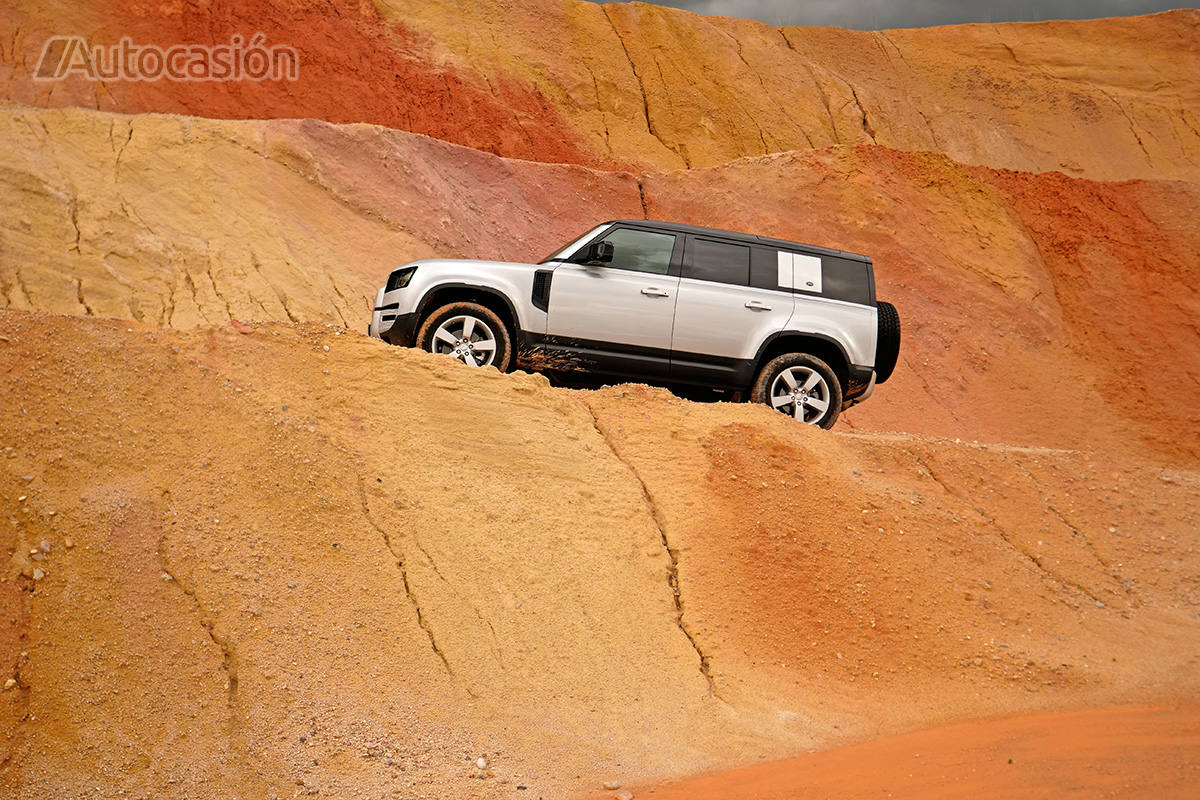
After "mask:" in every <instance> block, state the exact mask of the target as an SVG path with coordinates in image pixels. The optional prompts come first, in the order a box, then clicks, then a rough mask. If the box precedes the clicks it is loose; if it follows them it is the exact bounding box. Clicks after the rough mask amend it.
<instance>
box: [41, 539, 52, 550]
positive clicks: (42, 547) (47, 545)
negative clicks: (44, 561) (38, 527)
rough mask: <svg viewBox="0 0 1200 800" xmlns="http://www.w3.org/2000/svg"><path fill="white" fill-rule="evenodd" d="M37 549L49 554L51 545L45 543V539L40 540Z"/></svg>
mask: <svg viewBox="0 0 1200 800" xmlns="http://www.w3.org/2000/svg"><path fill="white" fill-rule="evenodd" d="M38 547H40V548H41V549H42V552H43V553H49V552H50V550H51V549H52V547H53V545H51V544H50V542H48V541H46V540H45V539H42V541H41V542H40V543H38Z"/></svg>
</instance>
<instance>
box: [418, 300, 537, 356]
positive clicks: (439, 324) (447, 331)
mask: <svg viewBox="0 0 1200 800" xmlns="http://www.w3.org/2000/svg"><path fill="white" fill-rule="evenodd" d="M464 333H465V334H466V336H464V335H463V334H464ZM417 347H420V348H421V349H422V350H427V351H429V352H430V353H442V354H445V355H450V356H453V357H455V358H457V359H458V360H459V361H461V362H463V363H464V364H469V365H470V366H472V367H484V366H490V367H495V368H496V369H498V370H500V371H501V372H507V371H508V368H509V366H510V365H511V363H512V352H513V348H512V334H510V333H509V330H508V326H506V325H505V324H504V322H503V321H502V320H501V319H500V317H498V316H496V312H494V311H492V310H491V309H490V308H487V307H486V306H481V305H479V304H478V303H468V302H460V303H450V304H448V305H444V306H441V307H440V308H436V309H434V310H433V311H432V312H431V313H430V314H429V315H428V316H427V317H425V319H424V320H423V321H422V322H421V327H420V328H419V329H418V330H417Z"/></svg>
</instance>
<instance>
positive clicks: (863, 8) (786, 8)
mask: <svg viewBox="0 0 1200 800" xmlns="http://www.w3.org/2000/svg"><path fill="white" fill-rule="evenodd" d="M658 5H664V6H673V7H674V8H684V9H687V10H688V11H695V12H696V13H698V14H722V15H724V16H728V17H749V18H751V19H757V20H761V21H763V22H766V23H767V24H769V25H776V26H779V25H827V26H837V27H842V28H859V29H862V30H877V29H880V28H924V27H928V26H930V25H956V24H959V23H964V22H1030V21H1036V20H1045V19H1095V18H1097V17H1128V16H1133V15H1136V14H1152V13H1154V12H1156V11H1166V10H1168V9H1171V8H1180V7H1181V6H1180V4H1179V3H1178V2H1175V3H1172V2H1163V1H1162V0H1010V1H1009V2H995V0H660V1H659V2H658Z"/></svg>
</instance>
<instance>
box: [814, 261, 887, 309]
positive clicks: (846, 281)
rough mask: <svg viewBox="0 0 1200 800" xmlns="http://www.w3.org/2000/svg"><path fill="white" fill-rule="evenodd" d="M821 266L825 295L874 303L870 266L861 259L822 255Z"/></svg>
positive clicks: (852, 301)
mask: <svg viewBox="0 0 1200 800" xmlns="http://www.w3.org/2000/svg"><path fill="white" fill-rule="evenodd" d="M821 266H822V267H823V268H824V269H823V270H822V272H823V278H824V283H825V286H824V291H823V292H822V294H823V295H824V296H825V297H833V298H836V299H838V300H845V301H846V302H848V303H861V304H862V305H864V306H870V305H874V304H875V287H874V286H873V285H872V280H871V268H870V267H868V266H867V265H866V264H864V263H863V262H861V261H854V260H852V259H849V258H838V257H837V256H823V257H822V258H821Z"/></svg>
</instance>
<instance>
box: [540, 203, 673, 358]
mask: <svg viewBox="0 0 1200 800" xmlns="http://www.w3.org/2000/svg"><path fill="white" fill-rule="evenodd" d="M681 238H682V237H681V236H677V235H675V234H670V233H662V232H659V231H649V230H642V229H639V228H633V227H618V228H614V229H612V230H610V231H609V232H608V233H606V234H605V235H604V236H603V240H604V241H607V242H609V243H611V244H612V246H613V259H612V261H611V262H609V263H607V264H576V263H564V264H561V265H559V266H557V267H555V268H554V278H553V280H552V281H551V284H550V303H549V310H548V320H547V324H546V348H547V350H548V351H550V354H552V357H551V359H550V360H551V362H552V363H556V364H557V363H562V365H563V366H564V367H577V368H579V369H583V370H587V371H590V372H599V373H604V374H608V375H616V376H631V377H633V376H646V377H652V378H666V377H667V374H668V372H669V369H670V352H671V325H672V322H673V320H674V316H675V297H676V294H677V292H678V289H679V271H678V263H679V256H680V254H681V251H682V242H681V241H680V239H681Z"/></svg>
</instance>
